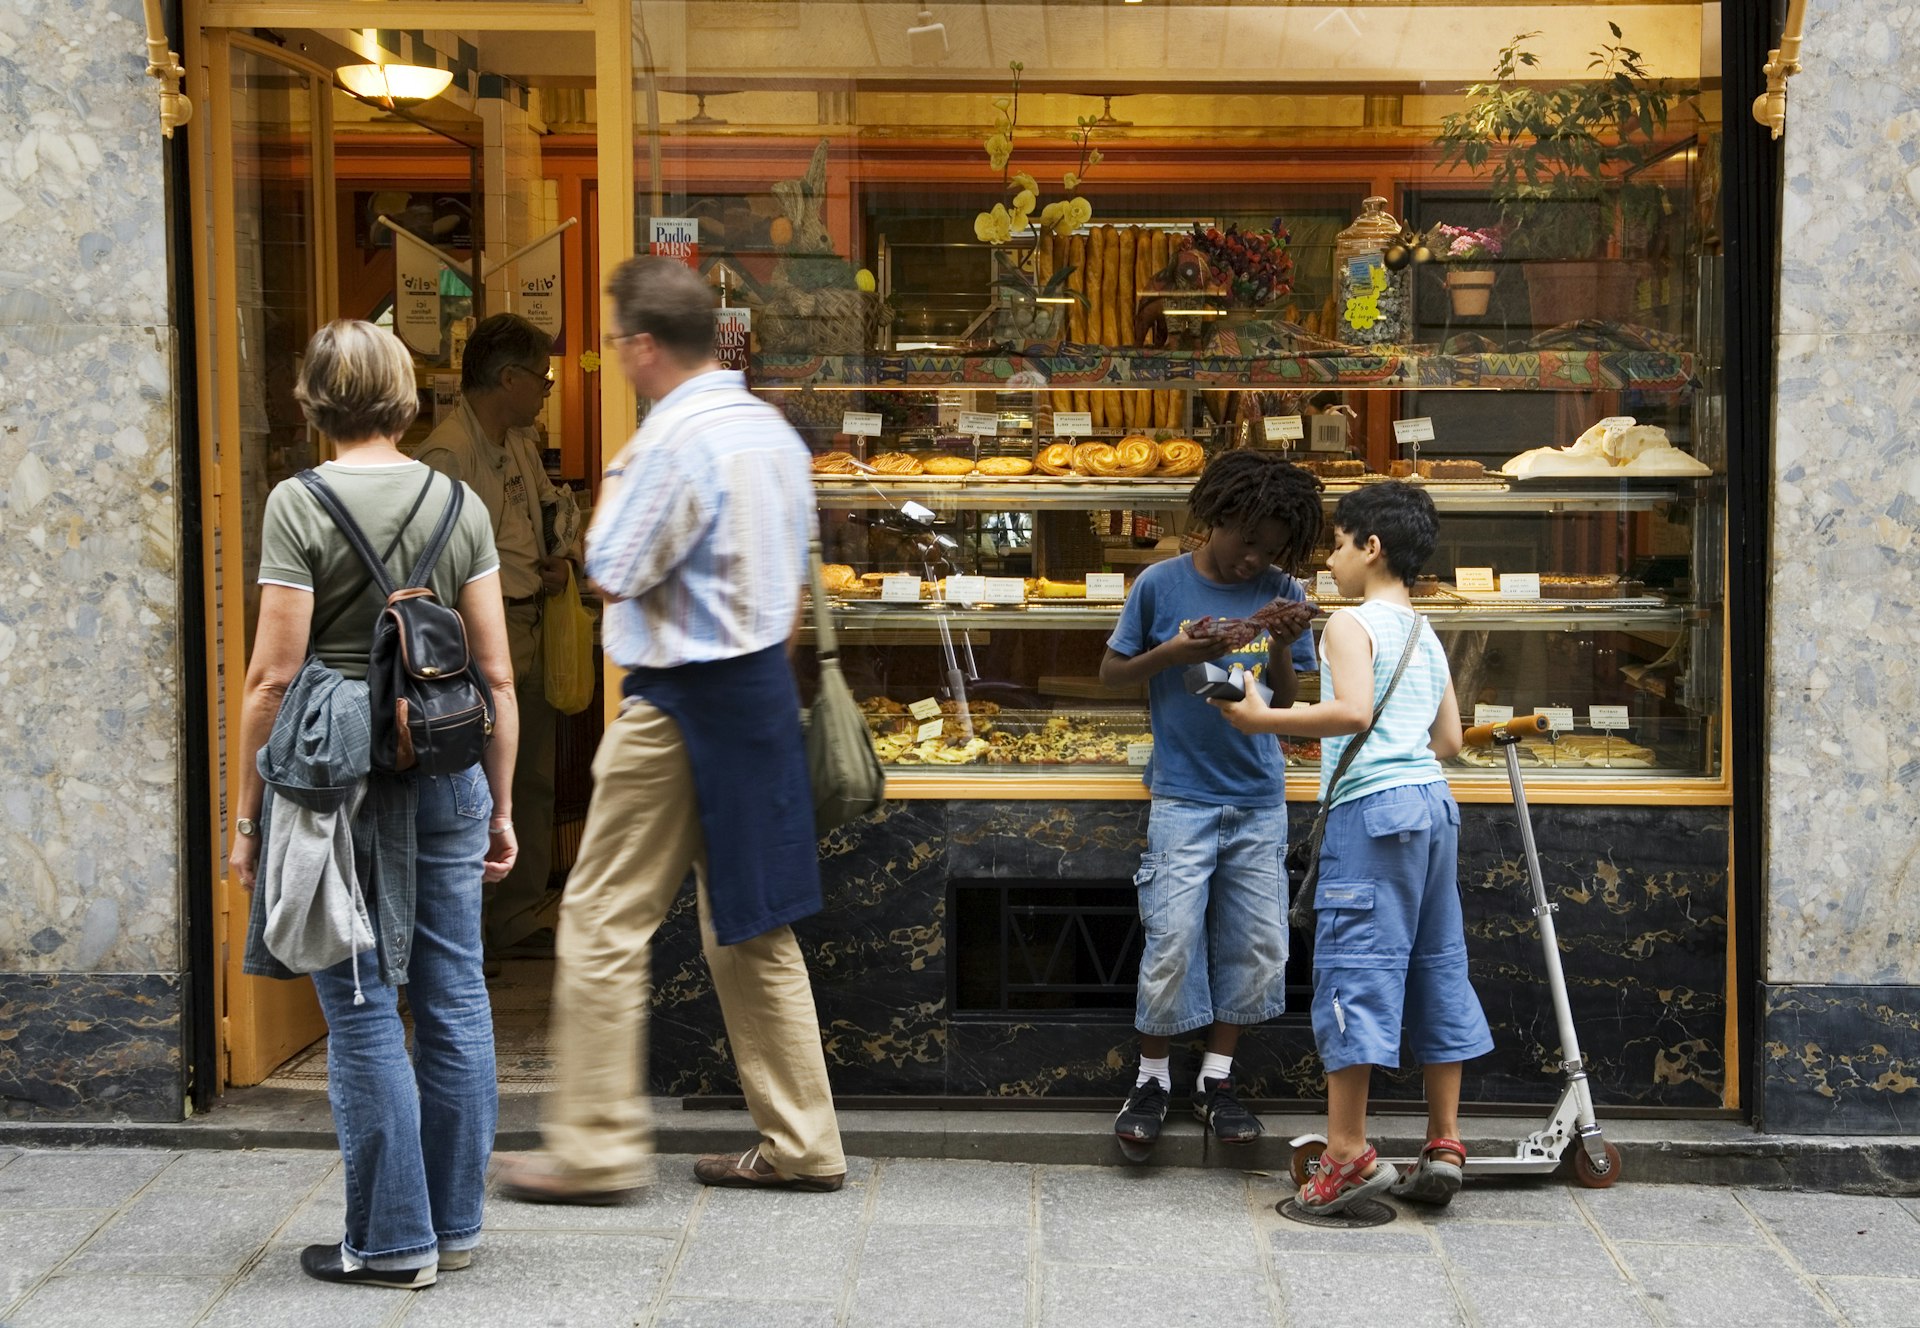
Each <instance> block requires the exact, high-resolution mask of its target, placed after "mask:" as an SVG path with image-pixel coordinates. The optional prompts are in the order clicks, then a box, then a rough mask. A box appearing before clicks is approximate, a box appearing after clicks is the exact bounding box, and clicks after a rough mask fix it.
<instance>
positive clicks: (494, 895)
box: [484, 604, 559, 950]
mask: <svg viewBox="0 0 1920 1328" xmlns="http://www.w3.org/2000/svg"><path fill="white" fill-rule="evenodd" d="M542 643H543V637H542V635H541V629H540V609H539V608H538V606H536V605H532V604H521V605H515V606H513V607H511V608H509V609H508V610H507V646H508V649H509V650H510V651H511V652H512V655H513V690H514V696H515V699H516V700H517V701H518V703H519V711H520V746H519V748H518V750H517V752H516V754H515V756H514V760H513V833H514V838H515V839H517V840H518V841H519V842H520V856H519V858H518V859H516V860H515V862H514V864H513V870H512V871H510V872H508V873H507V875H506V877H505V879H504V880H500V881H497V882H495V883H494V884H492V885H489V886H488V887H487V888H486V894H485V896H484V899H485V903H484V915H485V926H486V946H487V949H488V950H504V949H506V948H507V947H509V946H511V945H514V944H516V943H518V942H520V941H522V940H525V939H526V937H527V935H528V934H529V933H531V932H534V931H538V930H539V929H540V928H541V927H544V926H547V925H548V924H549V919H548V917H547V916H546V909H547V878H548V876H549V875H551V874H552V871H553V751H554V739H555V735H556V733H557V731H558V723H559V712H558V711H556V710H555V709H554V708H553V707H552V706H550V705H548V704H547V684H546V658H545V653H546V652H545V651H544V650H543V649H542Z"/></svg>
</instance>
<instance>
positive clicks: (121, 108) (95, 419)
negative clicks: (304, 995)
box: [0, 0, 182, 1118]
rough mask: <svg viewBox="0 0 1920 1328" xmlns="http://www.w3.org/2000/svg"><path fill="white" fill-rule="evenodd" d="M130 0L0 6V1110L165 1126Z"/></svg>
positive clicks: (176, 1004) (153, 635)
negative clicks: (1, 776) (123, 1118)
mask: <svg viewBox="0 0 1920 1328" xmlns="http://www.w3.org/2000/svg"><path fill="white" fill-rule="evenodd" d="M144 36H145V28H144V23H143V21H142V18H141V4H140V0H8V3H6V4H4V5H0V584H4V585H5V586H6V591H5V593H4V594H0V695H3V696H5V697H6V703H5V705H4V706H0V768H4V770H5V772H6V778H5V780H4V785H3V786H0V1112H4V1113H7V1114H12V1115H22V1114H37V1113H52V1114H61V1115H104V1114H108V1113H112V1112H127V1113H131V1114H135V1115H140V1116H144V1117H148V1118H152V1117H154V1116H171V1115H177V1114H178V1113H179V1110H180V1104H181V1092H180V1081H181V1070H180V1065H181V1056H180V1040H181V1039H180V998H179V993H180V981H179V974H180V970H181V966H182V953H181V907H180V889H181V883H180V876H179V853H178V845H179V829H180V813H179V807H178V799H179V789H178V783H179V772H180V757H181V749H180V732H179V727H180V711H179V694H180V688H181V685H182V684H181V678H180V676H179V656H178V649H177V640H176V631H177V628H178V617H179V611H180V610H179V605H180V586H179V584H178V578H177V575H176V560H175V545H176V538H177V521H178V515H177V510H176V505H175V495H174V443H175V440H174V423H173V399H172V398H173V391H172V384H173V365H174V346H173V340H172V331H171V329H170V327H169V312H168V285H167V247H166V209H165V182H164V176H163V170H162V166H163V161H164V157H163V154H162V147H161V137H160V131H159V113H158V105H157V100H156V87H157V85H156V84H155V83H154V81H153V80H152V79H149V78H147V77H146V75H145V72H144V70H145V64H146V57H145V49H146V48H145V44H144Z"/></svg>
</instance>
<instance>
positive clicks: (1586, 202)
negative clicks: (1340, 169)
mask: <svg viewBox="0 0 1920 1328" xmlns="http://www.w3.org/2000/svg"><path fill="white" fill-rule="evenodd" d="M1607 27H1608V30H1609V31H1611V32H1612V34H1613V41H1612V42H1603V43H1601V44H1600V45H1599V46H1598V47H1596V48H1595V49H1594V50H1593V52H1592V56H1593V60H1592V63H1591V64H1590V65H1589V66H1588V68H1589V69H1591V70H1592V71H1593V72H1592V76H1591V77H1589V78H1585V79H1580V80H1576V81H1574V82H1570V83H1562V84H1558V85H1554V86H1538V85H1535V84H1533V83H1530V82H1528V81H1526V80H1525V78H1524V77H1523V72H1524V71H1525V70H1527V69H1530V68H1532V67H1533V66H1535V65H1537V64H1538V63H1539V57H1538V56H1537V55H1535V54H1534V53H1533V52H1532V51H1530V50H1528V49H1527V48H1526V43H1527V42H1529V41H1530V40H1532V39H1533V38H1535V37H1537V36H1539V35H1540V34H1539V33H1537V32H1523V33H1521V34H1519V35H1518V36H1516V37H1515V38H1514V39H1513V40H1512V41H1511V42H1509V43H1507V45H1505V46H1504V47H1502V48H1501V50H1500V55H1499V58H1498V60H1497V61H1496V62H1495V65H1494V71H1493V79H1492V81H1491V82H1486V83H1475V84H1472V85H1471V86H1469V87H1468V88H1467V89H1466V98H1467V105H1466V107H1465V109H1463V110H1460V111H1456V112H1454V113H1453V114H1451V115H1448V116H1447V117H1446V118H1445V119H1444V120H1442V121H1441V126H1440V134H1439V137H1438V138H1437V139H1435V143H1436V144H1437V146H1438V147H1439V149H1440V155H1439V159H1438V164H1439V165H1441V166H1445V167H1448V168H1450V169H1456V170H1457V169H1459V168H1461V167H1465V168H1467V169H1469V170H1473V171H1480V170H1482V169H1485V170H1486V179H1487V182H1488V185H1489V188H1490V193H1491V195H1492V199H1493V202H1494V204H1495V206H1496V207H1498V208H1499V210H1500V218H1501V221H1502V222H1503V223H1504V224H1505V225H1506V227H1507V228H1508V233H1509V241H1510V252H1511V254H1512V256H1513V257H1515V258H1524V259H1527V260H1529V262H1530V263H1531V264H1532V266H1530V267H1529V268H1528V270H1527V286H1528V293H1529V295H1530V296H1531V297H1532V300H1533V304H1534V322H1535V323H1536V324H1544V325H1548V326H1553V325H1557V324H1559V323H1563V322H1566V321H1568V320H1569V319H1572V318H1611V319H1621V318H1624V317H1626V315H1627V314H1628V313H1629V312H1630V311H1631V309H1632V305H1633V291H1634V286H1635V283H1636V282H1637V280H1638V278H1639V276H1640V266H1641V265H1639V264H1634V263H1620V262H1612V263H1609V262H1607V261H1605V260H1606V259H1607V258H1608V257H1610V256H1616V255H1617V254H1618V252H1619V250H1620V248H1621V244H1620V240H1621V238H1622V237H1623V236H1626V235H1641V236H1644V235H1647V234H1650V233H1651V231H1652V229H1653V227H1654V225H1655V224H1656V223H1657V222H1659V221H1660V219H1661V218H1663V217H1664V216H1666V215H1667V214H1668V213H1669V212H1670V211H1671V210H1672V201H1671V199H1670V198H1669V197H1668V195H1667V191H1666V190H1665V189H1664V188H1663V187H1662V186H1661V185H1660V183H1659V182H1658V181H1656V180H1653V179H1650V178H1648V176H1647V174H1645V173H1644V170H1645V168H1646V167H1647V166H1648V165H1649V164H1650V163H1651V162H1652V161H1653V160H1654V158H1655V156H1656V155H1657V154H1658V153H1659V152H1660V151H1661V147H1660V143H1659V138H1660V135H1661V133H1662V131H1664V130H1665V128H1666V126H1667V120H1668V117H1669V115H1670V114H1671V112H1672V110H1673V107H1674V106H1675V104H1676V103H1678V102H1681V101H1683V100H1685V99H1687V98H1690V97H1692V96H1693V95H1694V93H1695V92H1696V91H1697V89H1694V88H1687V87H1680V86H1678V85H1676V84H1673V83H1671V82H1668V81H1665V80H1658V79H1654V78H1653V77H1652V76H1651V75H1650V74H1649V72H1648V70H1647V67H1646V61H1645V58H1644V57H1643V56H1642V55H1641V54H1640V52H1638V51H1636V50H1634V49H1633V48H1631V47H1629V46H1627V45H1625V44H1624V42H1623V40H1622V36H1621V31H1620V26H1619V25H1618V24H1616V23H1609V24H1608V25H1607ZM1547 263H1551V264H1552V267H1551V268H1548V267H1546V266H1544V265H1545V264H1547Z"/></svg>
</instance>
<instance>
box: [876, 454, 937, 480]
mask: <svg viewBox="0 0 1920 1328" xmlns="http://www.w3.org/2000/svg"><path fill="white" fill-rule="evenodd" d="M869 464H870V465H872V467H873V468H874V469H875V470H877V471H879V472H880V473H881V474H882V475H919V474H923V473H924V472H925V471H926V467H925V466H923V465H921V464H920V458H919V457H917V456H915V455H913V453H911V452H882V453H881V454H880V455H879V456H877V457H875V458H874V459H873V460H872V461H871V462H870V463H869Z"/></svg>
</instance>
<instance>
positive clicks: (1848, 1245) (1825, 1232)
mask: <svg viewBox="0 0 1920 1328" xmlns="http://www.w3.org/2000/svg"><path fill="white" fill-rule="evenodd" d="M5 1182H6V1173H5V1172H0V1184H4V1183H5ZM1739 1193H1740V1199H1741V1202H1743V1203H1744V1204H1746V1206H1747V1207H1748V1208H1749V1209H1751V1210H1752V1211H1753V1212H1755V1213H1757V1214H1758V1215H1759V1217H1760V1220H1761V1221H1763V1222H1765V1223H1766V1224H1767V1226H1768V1227H1769V1228H1771V1229H1772V1231H1773V1234H1774V1235H1776V1236H1778V1237H1779V1238H1780V1243H1781V1244H1782V1245H1785V1246H1786V1247H1787V1248H1788V1249H1789V1250H1791V1251H1792V1252H1793V1257H1794V1258H1796V1259H1798V1260H1799V1261H1800V1266H1801V1267H1803V1268H1805V1269H1806V1270H1807V1271H1808V1272H1809V1273H1814V1274H1818V1275H1829V1274H1830V1275H1834V1276H1853V1277H1885V1276H1888V1275H1889V1274H1898V1273H1903V1272H1906V1271H1909V1270H1911V1269H1914V1268H1920V1222H1916V1221H1915V1220H1914V1217H1913V1214H1912V1213H1910V1212H1908V1211H1907V1210H1906V1209H1905V1208H1903V1207H1902V1206H1901V1205H1900V1204H1899V1203H1898V1202H1897V1201H1895V1200H1893V1199H1875V1198H1868V1197H1866V1196H1863V1195H1851V1194H1793V1193H1787V1192H1784V1191H1773V1190H1741V1191H1740V1192H1739Z"/></svg>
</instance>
